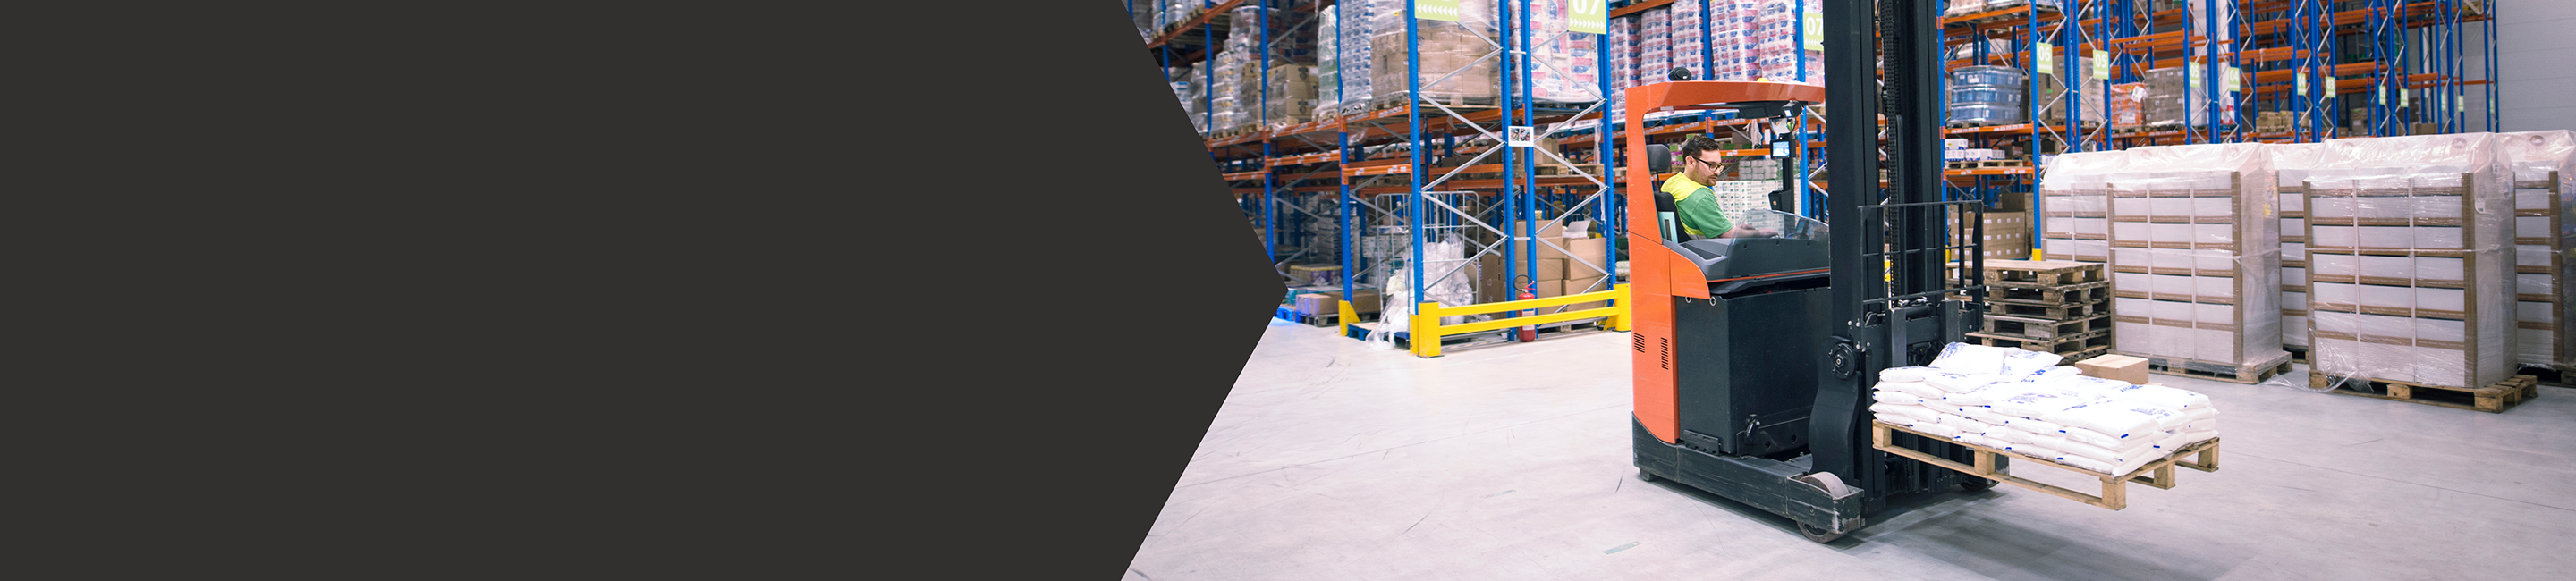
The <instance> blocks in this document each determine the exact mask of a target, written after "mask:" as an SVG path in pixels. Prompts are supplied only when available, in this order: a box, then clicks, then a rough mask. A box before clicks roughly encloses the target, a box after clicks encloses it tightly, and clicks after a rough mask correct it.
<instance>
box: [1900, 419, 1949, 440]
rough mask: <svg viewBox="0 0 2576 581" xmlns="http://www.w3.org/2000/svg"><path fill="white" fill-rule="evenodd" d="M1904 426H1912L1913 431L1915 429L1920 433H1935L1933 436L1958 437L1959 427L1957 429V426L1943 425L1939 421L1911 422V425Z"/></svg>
mask: <svg viewBox="0 0 2576 581" xmlns="http://www.w3.org/2000/svg"><path fill="white" fill-rule="evenodd" d="M1906 427H1908V428H1914V431H1917V432H1922V433H1926V434H1931V435H1935V436H1940V437H1944V438H1955V437H1958V435H1959V429H1958V428H1953V427H1949V426H1944V425H1941V424H1940V422H1915V423H1914V424H1912V425H1908V426H1906Z"/></svg>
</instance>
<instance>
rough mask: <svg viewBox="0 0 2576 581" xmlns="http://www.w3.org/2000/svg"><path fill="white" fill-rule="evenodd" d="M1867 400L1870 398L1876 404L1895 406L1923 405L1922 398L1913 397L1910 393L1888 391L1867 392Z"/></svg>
mask: <svg viewBox="0 0 2576 581" xmlns="http://www.w3.org/2000/svg"><path fill="white" fill-rule="evenodd" d="M1869 398H1870V399H1871V400H1875V401H1877V402H1878V403H1891V404H1896V405H1923V396H1919V395H1914V394H1911V393H1905V392H1902V391H1888V390H1884V389H1877V390H1870V392H1869Z"/></svg>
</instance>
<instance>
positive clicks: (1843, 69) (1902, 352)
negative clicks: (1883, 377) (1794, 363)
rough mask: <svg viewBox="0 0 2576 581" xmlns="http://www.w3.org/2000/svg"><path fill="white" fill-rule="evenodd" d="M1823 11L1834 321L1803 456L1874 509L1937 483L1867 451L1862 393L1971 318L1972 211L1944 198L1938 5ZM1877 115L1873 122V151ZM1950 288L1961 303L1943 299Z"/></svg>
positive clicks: (1978, 286) (1968, 204) (1976, 287)
mask: <svg viewBox="0 0 2576 581" xmlns="http://www.w3.org/2000/svg"><path fill="white" fill-rule="evenodd" d="M1873 4H1875V5H1876V10H1875V12H1873V10H1872V5H1873ZM1824 5H1825V14H1824V31H1825V34H1824V49H1825V74H1826V75H1827V76H1826V85H1825V90H1826V99H1825V101H1826V103H1827V110H1826V129H1825V130H1826V148H1827V149H1826V151H1827V153H1828V155H1827V157H1826V159H1827V160H1828V168H1827V175H1828V178H1829V180H1830V181H1828V182H1827V184H1828V185H1830V186H1832V187H1833V189H1832V190H1831V191H1832V192H1833V193H1835V194H1837V195H1833V196H1830V198H1829V200H1828V202H1827V205H1826V206H1827V208H1828V211H1829V212H1830V214H1828V215H1829V216H1831V217H1832V218H1833V222H1834V226H1835V227H1834V228H1833V230H1832V237H1833V245H1832V252H1831V254H1832V255H1831V258H1830V261H1831V263H1832V269H1833V271H1832V279H1833V282H1832V288H1833V291H1832V293H1833V297H1832V300H1831V305H1832V315H1831V317H1830V318H1829V319H1828V321H1829V322H1830V323H1831V324H1832V325H1834V328H1833V330H1832V331H1831V335H1832V342H1833V345H1831V346H1830V347H1828V348H1827V352H1826V357H1825V361H1821V362H1819V364H1820V365H1823V366H1824V368H1823V373H1820V374H1818V377H1819V379H1820V381H1821V382H1822V385H1820V386H1819V388H1818V391H1817V394H1816V408H1815V415H1814V416H1813V418H1812V420H1811V421H1812V422H1813V423H1812V427H1813V430H1814V440H1813V446H1812V451H1813V453H1814V455H1815V463H1814V469H1815V470H1816V471H1818V472H1830V473H1833V474H1836V475H1839V476H1841V477H1842V478H1843V479H1844V480H1845V481H1846V482H1847V483H1848V484H1850V485H1852V486H1854V487H1856V488H1860V489H1863V490H1867V491H1870V492H1871V494H1869V495H1868V496H1869V497H1870V499H1871V500H1872V502H1871V503H1870V504H1871V505H1872V506H1871V507H1870V508H1871V509H1872V510H1875V509H1876V508H1878V505H1879V501H1880V500H1881V499H1884V498H1885V497H1886V496H1887V495H1889V494H1896V493H1904V492H1912V491H1919V490H1928V489H1930V488H1933V487H1936V486H1938V484H1939V483H1938V482H1936V480H1937V479H1938V478H1941V477H1943V475H1939V474H1936V473H1937V472H1941V471H1939V470H1932V469H1925V468H1926V467H1924V466H1921V465H1919V464H1917V463H1914V462H1910V461H1902V459H1897V458H1893V457H1891V456H1889V455H1887V454H1885V453H1882V452H1879V451H1878V450H1876V449H1875V448H1872V447H1871V446H1870V442H1869V438H1868V436H1867V434H1868V433H1869V431H1868V421H1869V419H1868V416H1867V413H1868V405H1869V395H1868V394H1869V389H1870V386H1872V385H1873V384H1875V383H1876V382H1877V380H1878V371H1879V370H1881V369H1886V368H1890V367H1903V366H1909V365H1922V364H1925V363H1928V362H1930V361H1931V359H1932V357H1933V356H1935V355H1937V354H1938V353H1939V350H1940V348H1941V347H1942V346H1944V345H1947V344H1949V343H1950V342H1953V341H1957V340H1960V339H1961V338H1963V337H1965V336H1966V333H1967V331H1968V329H1970V328H1971V327H1972V326H1973V325H1976V324H1978V317H1980V316H1981V315H1982V307H1981V306H1979V305H1981V304H1982V303H1983V301H1984V298H1985V290H1984V280H1983V276H1982V275H1983V272H1984V263H1983V257H1982V256H1981V252H1980V250H1981V245H1980V244H1979V242H1980V241H1982V240H1983V239H1984V232H1983V223H1984V220H1983V216H1982V212H1983V207H1984V206H1983V203H1982V202H1981V201H1976V200H1963V201H1945V198H1946V196H1944V195H1943V192H1944V182H1943V179H1942V169H1943V165H1942V163H1941V157H1940V155H1941V138H1942V135H1941V129H1942V127H1943V125H1944V120H1943V118H1942V114H1941V113H1942V111H1941V102H1940V95H1941V91H1940V88H1941V85H1940V76H1941V73H1942V71H1941V63H1940V60H1939V58H1940V40H1939V38H1938V31H1939V30H1940V28H1939V17H1940V10H1941V7H1940V3H1939V2H1935V1H1933V0H1825V2H1824ZM1873 45H1874V46H1873ZM1873 56H1875V57H1876V58H1875V59H1873ZM1873 73H1877V74H1876V75H1875V78H1874V75H1873ZM1875 116H1884V134H1885V136H1886V139H1887V140H1886V142H1885V144H1884V145H1883V146H1882V145H1880V144H1879V143H1880V142H1879V136H1880V134H1881V131H1882V128H1881V126H1880V123H1879V122H1878V120H1877V119H1873V117H1875ZM1881 149H1884V154H1885V156H1886V163H1885V167H1884V168H1883V169H1884V171H1883V172H1882V171H1881V170H1882V168H1881V164H1880V155H1881V151H1880V150H1881ZM1882 176H1884V177H1883V179H1884V180H1885V184H1884V186H1883V187H1882V188H1876V189H1874V188H1873V187H1872V186H1876V185H1879V184H1880V181H1881V179H1882ZM1873 192H1875V195H1873ZM1954 225H1955V226H1956V227H1955V228H1953V226H1954ZM1949 266H1955V267H1957V269H1958V271H1959V272H1958V277H1957V278H1955V279H1954V278H1952V277H1951V276H1950V275H1949V273H1947V272H1944V268H1945V267H1949ZM1891 268H1892V269H1893V272H1890V271H1889V270H1888V269H1891ZM1954 295H1955V296H1962V297H1966V298H1968V299H1969V300H1968V301H1956V300H1944V299H1945V297H1950V296H1954ZM1947 447H1949V448H1951V450H1950V452H1952V453H1954V454H1955V455H1960V456H1962V457H1964V455H1965V454H1967V453H1968V452H1967V451H1966V450H1965V449H1964V448H1958V447H1956V446H1947Z"/></svg>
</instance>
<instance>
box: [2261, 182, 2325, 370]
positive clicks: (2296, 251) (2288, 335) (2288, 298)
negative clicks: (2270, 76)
mask: <svg viewBox="0 0 2576 581" xmlns="http://www.w3.org/2000/svg"><path fill="white" fill-rule="evenodd" d="M2263 151H2264V152H2265V153H2268V154H2271V156H2272V173H2273V175H2275V176H2277V177H2278V182H2279V184H2280V186H2279V189H2280V199H2281V344H2282V345H2285V346H2293V347H2299V348H2302V349H2305V348H2307V346H2308V276H2307V275H2308V228H2307V218H2308V204H2307V196H2308V171H2309V170H2311V169H2315V168H2316V166H2317V161H2318V160H2319V159H2321V158H2322V156H2324V155H2325V152H2326V146H2325V144H2322V143H2280V144H2272V145H2267V146H2264V147H2263Z"/></svg>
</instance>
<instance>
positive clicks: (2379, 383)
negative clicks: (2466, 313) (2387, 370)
mask: <svg viewBox="0 0 2576 581" xmlns="http://www.w3.org/2000/svg"><path fill="white" fill-rule="evenodd" d="M2337 379H2344V380H2345V383H2344V384H2343V385H2342V386H2338V387H2335V388H2334V390H2333V391H2332V392H2331V393H2339V394H2343V395H2356V396H2361V397H2367V398H2376V399H2386V400H2396V401H2407V402H2415V403H2420V404H2424V405H2430V406H2441V407H2446V408H2454V409H2464V410H2471V411H2481V412H2486V413H2491V414H2499V413H2504V411H2505V410H2508V409H2513V406H2516V405H2521V404H2522V402H2526V401H2531V399H2532V398H2537V397H2540V379H2539V378H2536V377H2532V376H2529V375H2516V376H2513V378H2511V379H2506V380H2504V381H2498V382H2495V383H2494V384H2493V385H2488V386H2486V387H2476V388H2465V387H2449V386H2441V385H2424V384H2421V383H2410V382H2404V381H2389V380H2382V379H2364V378H2336V377H2329V376H2327V375H2325V374H2322V373H2309V374H2308V389H2310V390H2314V391H2326V386H2329V385H2334V382H2335V380H2337ZM2356 388H2358V389H2356ZM2419 389H2420V390H2424V391H2417V390H2419ZM2363 390H2367V391H2363ZM2463 396H2466V398H2467V400H2468V401H2467V402H2466V403H2462V402H2461V401H2460V399H2461V398H2462V397H2463Z"/></svg>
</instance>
